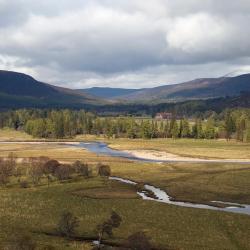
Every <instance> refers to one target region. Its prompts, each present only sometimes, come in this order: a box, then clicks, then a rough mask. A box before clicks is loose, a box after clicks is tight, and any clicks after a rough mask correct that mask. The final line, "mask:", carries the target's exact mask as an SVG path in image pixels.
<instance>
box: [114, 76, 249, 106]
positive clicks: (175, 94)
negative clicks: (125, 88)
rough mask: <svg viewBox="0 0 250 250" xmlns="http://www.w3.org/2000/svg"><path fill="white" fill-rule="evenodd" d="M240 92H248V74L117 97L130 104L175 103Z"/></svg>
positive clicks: (174, 85)
mask: <svg viewBox="0 0 250 250" xmlns="http://www.w3.org/2000/svg"><path fill="white" fill-rule="evenodd" d="M242 91H250V74H245V75H240V76H236V77H220V78H201V79H196V80H193V81H189V82H184V83H180V84H173V85H165V86H160V87H155V88H149V89H142V90H140V91H137V92H134V93H131V94H128V95H123V96H119V99H123V100H127V101H131V102H148V101H155V102H158V103H159V102H176V101H185V100H194V99H208V98H217V97H225V96H237V95H239V94H240V93H241V92H242Z"/></svg>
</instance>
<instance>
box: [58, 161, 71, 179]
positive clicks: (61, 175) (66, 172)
mask: <svg viewBox="0 0 250 250" xmlns="http://www.w3.org/2000/svg"><path fill="white" fill-rule="evenodd" d="M71 173H72V167H71V165H69V164H62V165H59V166H58V167H57V169H56V171H55V173H54V175H55V177H56V178H57V179H58V180H60V181H62V180H68V179H69V178H70V175H71Z"/></svg>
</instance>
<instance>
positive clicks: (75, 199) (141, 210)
mask: <svg viewBox="0 0 250 250" xmlns="http://www.w3.org/2000/svg"><path fill="white" fill-rule="evenodd" d="M8 133H9V134H8V135H7V134H6V133H4V132H2V131H1V132H0V140H3V139H2V138H3V136H4V138H5V140H6V139H8V137H9V138H14V139H15V138H17V137H18V138H19V139H20V140H21V139H22V138H24V140H30V139H32V138H28V137H26V135H25V134H20V133H19V132H15V133H16V134H15V135H14V136H13V134H12V131H9V132H8ZM81 139H82V138H81V137H78V138H76V139H75V140H81ZM85 139H86V138H85ZM87 139H89V140H92V139H95V138H89V137H88V138H87ZM102 140H103V139H102ZM108 143H110V145H111V146H112V147H114V148H117V149H118V148H119V149H136V150H138V149H153V150H166V151H168V152H172V153H178V152H182V153H183V154H185V155H189V156H195V157H197V156H199V157H212V158H217V157H218V158H230V157H231V158H232V159H233V158H242V159H247V158H250V156H249V151H250V145H249V144H242V143H237V142H226V141H203V140H202V141H194V140H176V141H173V140H152V141H143V140H125V139H124V140H122V139H112V140H109V141H108ZM0 148H1V151H0V157H6V156H7V155H8V154H9V153H10V152H15V154H16V155H17V156H18V157H19V159H22V158H29V157H37V156H41V155H43V156H48V157H50V158H53V159H57V160H59V161H61V162H68V163H71V162H73V161H75V160H82V161H84V162H88V163H89V165H90V166H91V167H92V169H93V177H91V178H88V179H85V178H74V179H72V180H70V181H66V182H63V183H60V182H58V181H54V182H53V183H52V184H51V185H50V186H49V187H47V185H46V184H45V183H43V182H42V183H41V185H39V186H33V185H30V187H29V188H27V189H24V188H20V186H19V185H18V183H15V182H14V181H13V182H12V184H10V185H9V186H7V187H0V200H1V203H0V229H1V230H0V249H1V246H2V247H3V245H4V244H5V242H6V241H7V240H8V239H9V237H10V236H11V235H13V233H15V232H16V231H23V232H26V233H28V234H30V235H32V238H33V239H34V240H35V241H36V242H37V244H38V246H39V247H40V249H44V247H45V245H53V246H54V247H55V249H86V250H87V249H90V244H89V243H83V242H74V241H69V240H67V239H65V238H60V237H54V236H48V235H46V234H45V233H52V232H54V231H55V228H56V225H57V223H58V220H59V216H60V214H61V213H62V212H63V211H64V210H69V211H71V212H73V213H74V214H75V215H76V216H78V217H79V218H80V227H79V230H78V234H79V236H84V237H95V235H96V232H95V227H96V225H97V224H99V223H101V222H102V221H104V220H105V219H106V218H107V217H108V216H109V214H110V212H111V210H112V209H113V210H115V211H116V212H117V213H119V214H120V215H121V217H122V224H121V226H120V227H119V228H118V229H115V231H114V237H113V238H112V239H109V240H111V241H113V242H122V241H123V240H124V239H126V238H127V237H128V236H129V235H130V234H131V233H134V232H137V231H144V232H145V233H146V234H147V235H148V236H150V237H151V238H152V242H153V243H155V245H157V246H160V247H161V248H165V249H176V250H177V249H183V250H186V249H187V250H200V249H204V250H222V249H225V250H231V249H232V250H234V249H235V250H236V249H244V250H247V249H249V248H250V240H249V234H250V217H249V216H248V215H240V214H233V213H226V212H218V211H211V210H205V209H193V208H183V207H178V206H174V205H167V204H161V203H157V202H154V201H143V200H141V199H140V198H139V196H138V195H137V194H136V190H135V189H134V187H131V186H129V185H126V184H120V183H117V182H115V181H109V180H107V179H105V178H101V177H97V176H96V164H97V163H98V162H102V163H106V164H109V165H110V167H111V170H112V175H113V176H120V177H124V178H128V179H132V180H135V181H137V182H143V183H150V184H153V185H155V186H157V187H161V188H162V189H164V190H167V192H168V193H169V194H170V195H171V196H172V197H173V198H174V199H177V200H185V201H191V202H197V203H204V204H209V203H210V201H212V200H220V201H227V202H237V203H242V204H250V181H249V180H250V165H248V164H244V165H240V164H201V163H195V164H193V163H168V164H167V163H166V164H158V163H141V162H132V161H128V160H124V159H120V158H112V157H104V156H97V155H95V154H93V153H90V152H88V151H86V150H83V149H79V148H74V147H71V146H68V145H60V144H55V145H51V144H19V143H16V144H1V145H0ZM178 148H179V151H178ZM184 149H185V151H184ZM218 150H221V151H220V153H218V152H217V151H218ZM22 164H23V163H20V165H21V166H22Z"/></svg>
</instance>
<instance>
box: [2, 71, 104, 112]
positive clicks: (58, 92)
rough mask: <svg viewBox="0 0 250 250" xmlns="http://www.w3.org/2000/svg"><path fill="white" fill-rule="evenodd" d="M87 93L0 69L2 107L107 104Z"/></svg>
mask: <svg viewBox="0 0 250 250" xmlns="http://www.w3.org/2000/svg"><path fill="white" fill-rule="evenodd" d="M105 103H106V101H103V100H101V99H99V98H96V97H93V96H91V95H89V94H87V93H84V92H81V93H79V92H78V91H75V90H72V89H67V88H61V87H57V86H53V85H50V84H47V83H43V82H39V81H37V80H35V79H34V78H33V77H31V76H29V75H26V74H23V73H18V72H12V71H4V70H0V107H1V108H11V107H13V108H16V107H81V106H84V105H98V104H105Z"/></svg>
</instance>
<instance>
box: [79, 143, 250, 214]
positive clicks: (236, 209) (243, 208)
mask: <svg viewBox="0 0 250 250" xmlns="http://www.w3.org/2000/svg"><path fill="white" fill-rule="evenodd" d="M76 146H77V147H81V148H85V149H87V150H89V151H91V152H93V153H96V154H98V155H108V156H113V157H122V158H125V159H129V160H137V161H144V162H172V161H162V160H149V159H144V158H139V157H135V156H133V155H131V154H129V153H127V152H123V151H119V150H114V149H112V148H109V147H108V145H107V144H106V143H103V142H81V143H80V144H79V145H76ZM201 161H202V160H201ZM196 162H197V161H196ZM206 162H207V161H206ZM214 162H220V161H212V163H214ZM110 179H111V180H115V181H119V182H123V183H126V184H129V185H136V184H137V183H136V182H134V181H131V180H127V179H123V178H120V177H110ZM144 188H145V190H148V191H151V192H153V193H154V196H155V198H152V197H149V196H147V192H138V195H140V196H141V198H142V199H144V200H152V201H156V202H162V203H167V204H172V205H176V206H181V207H191V208H199V209H210V210H217V211H225V212H233V213H240V214H247V215H250V205H246V204H236V203H231V202H221V201H211V202H215V203H221V204H226V205H227V207H225V208H219V207H215V206H209V205H205V204H195V203H189V202H180V201H173V200H172V199H171V197H170V196H169V195H168V194H167V193H166V192H165V191H164V190H161V189H160V188H157V187H154V186H152V185H148V184H145V185H144Z"/></svg>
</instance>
